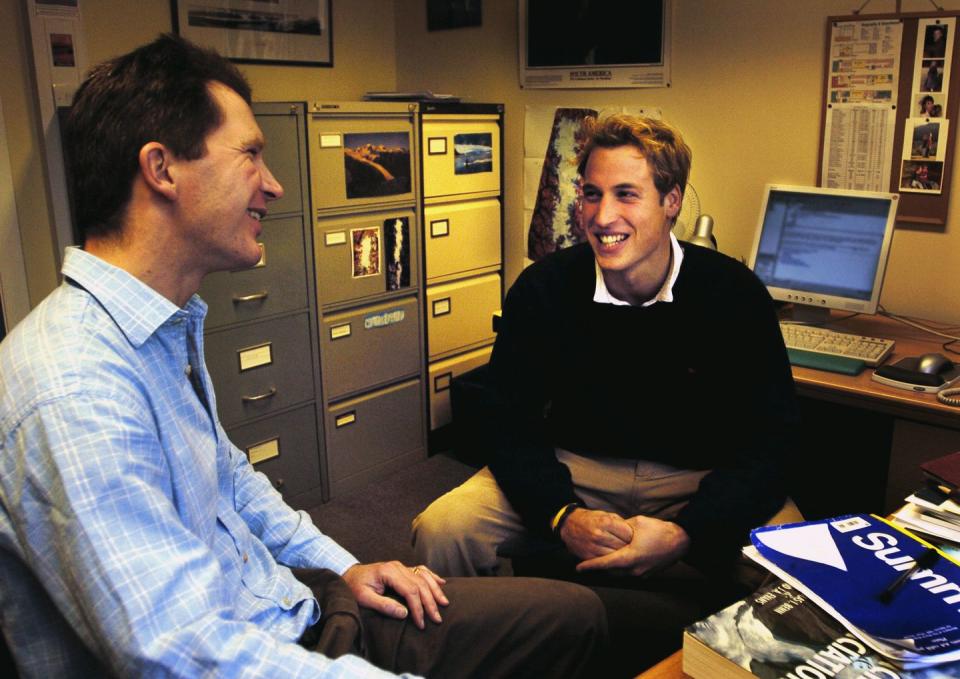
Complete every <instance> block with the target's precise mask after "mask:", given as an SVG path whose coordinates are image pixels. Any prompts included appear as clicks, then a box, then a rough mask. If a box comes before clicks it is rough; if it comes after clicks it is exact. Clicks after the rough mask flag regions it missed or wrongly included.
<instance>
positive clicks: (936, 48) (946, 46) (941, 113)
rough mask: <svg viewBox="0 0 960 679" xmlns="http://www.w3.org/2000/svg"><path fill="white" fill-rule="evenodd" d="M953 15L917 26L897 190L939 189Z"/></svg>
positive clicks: (946, 126)
mask: <svg viewBox="0 0 960 679" xmlns="http://www.w3.org/2000/svg"><path fill="white" fill-rule="evenodd" d="M955 32H956V18H955V17H945V18H938V19H922V20H920V22H919V24H918V26H917V51H916V57H915V60H914V72H913V87H912V96H911V98H912V101H911V105H912V107H913V108H912V110H911V114H910V117H908V118H907V119H906V121H905V122H904V125H905V127H904V131H903V153H902V157H901V161H900V190H901V191H907V192H913V193H940V192H941V190H942V187H941V184H942V178H943V164H944V160H945V159H946V152H947V146H948V139H949V137H948V135H949V120H948V118H947V116H948V111H947V97H948V95H949V88H950V62H951V61H952V58H953V43H954V34H955Z"/></svg>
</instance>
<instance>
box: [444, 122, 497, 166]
mask: <svg viewBox="0 0 960 679" xmlns="http://www.w3.org/2000/svg"><path fill="white" fill-rule="evenodd" d="M453 172H454V174H476V173H478V172H493V135H492V134H491V133H490V132H474V133H470V134H457V135H454V137H453Z"/></svg>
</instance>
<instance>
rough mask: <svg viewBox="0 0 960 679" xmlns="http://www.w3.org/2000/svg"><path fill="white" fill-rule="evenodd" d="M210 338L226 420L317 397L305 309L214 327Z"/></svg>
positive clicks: (212, 365) (227, 422)
mask: <svg viewBox="0 0 960 679" xmlns="http://www.w3.org/2000/svg"><path fill="white" fill-rule="evenodd" d="M205 343H206V357H207V367H208V368H209V370H210V376H211V378H212V379H213V384H214V387H215V388H216V393H217V410H218V411H219V413H220V420H221V421H222V422H223V423H224V425H225V426H227V425H232V424H237V423H238V422H241V421H242V420H244V419H246V418H249V417H255V416H259V415H265V414H267V413H271V412H274V411H276V410H278V409H280V408H285V407H288V406H291V405H295V404H297V403H302V402H304V401H307V400H311V399H313V398H314V389H313V369H312V368H311V365H312V363H311V359H312V357H311V355H310V335H309V326H308V316H307V313H306V312H304V313H301V314H297V315H294V316H286V317H284V318H278V319H273V320H269V321H264V322H263V323H257V324H254V325H246V326H242V327H238V328H231V329H229V330H223V331H217V332H212V333H210V334H208V335H207V336H206V339H205Z"/></svg>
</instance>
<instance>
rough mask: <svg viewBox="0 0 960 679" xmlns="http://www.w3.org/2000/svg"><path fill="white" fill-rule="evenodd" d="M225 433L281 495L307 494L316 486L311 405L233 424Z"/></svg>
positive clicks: (317, 463)
mask: <svg viewBox="0 0 960 679" xmlns="http://www.w3.org/2000/svg"><path fill="white" fill-rule="evenodd" d="M229 436H230V440H231V441H233V443H234V445H236V446H237V447H238V448H239V449H240V450H242V451H244V452H245V453H246V454H247V457H248V458H249V459H250V461H251V462H252V463H253V467H254V469H256V470H257V471H259V472H263V473H264V474H266V475H267V478H268V479H270V483H272V484H273V487H274V488H276V489H277V490H278V491H280V493H281V494H282V495H283V496H284V497H292V498H297V497H304V496H309V495H310V494H311V491H313V490H314V489H315V488H316V487H317V486H319V485H320V456H319V455H317V454H316V446H317V440H318V431H317V412H316V408H314V407H313V404H308V405H305V406H301V407H299V408H295V409H293V410H287V411H286V412H283V413H281V414H279V415H276V416H274V417H268V418H264V419H260V420H256V421H253V422H250V423H249V424H244V425H241V426H238V427H234V428H233V429H231V430H230V432H229ZM313 504H316V503H313Z"/></svg>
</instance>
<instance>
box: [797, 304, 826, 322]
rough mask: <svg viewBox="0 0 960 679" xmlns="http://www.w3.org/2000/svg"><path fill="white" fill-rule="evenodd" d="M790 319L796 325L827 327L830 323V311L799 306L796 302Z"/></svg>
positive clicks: (815, 307) (820, 307)
mask: <svg viewBox="0 0 960 679" xmlns="http://www.w3.org/2000/svg"><path fill="white" fill-rule="evenodd" d="M789 318H790V320H792V321H793V322H794V323H803V324H805V325H825V324H827V323H829V322H830V309H829V308H828V307H822V306H811V305H809V304H797V303H796V302H794V304H793V308H792V309H791V310H790V313H789Z"/></svg>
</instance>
